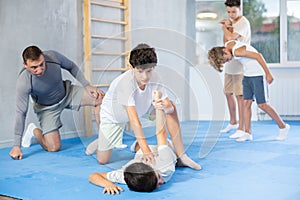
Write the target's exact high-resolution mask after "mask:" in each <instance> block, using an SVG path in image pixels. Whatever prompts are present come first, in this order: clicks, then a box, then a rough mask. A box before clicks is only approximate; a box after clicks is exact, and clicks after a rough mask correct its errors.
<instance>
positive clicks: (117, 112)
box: [86, 44, 201, 170]
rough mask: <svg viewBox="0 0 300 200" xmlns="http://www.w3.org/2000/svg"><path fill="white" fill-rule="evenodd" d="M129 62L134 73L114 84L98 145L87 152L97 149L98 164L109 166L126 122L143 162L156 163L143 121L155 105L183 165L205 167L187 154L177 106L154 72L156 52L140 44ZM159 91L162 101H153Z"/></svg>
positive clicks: (103, 112) (102, 115) (103, 111)
mask: <svg viewBox="0 0 300 200" xmlns="http://www.w3.org/2000/svg"><path fill="white" fill-rule="evenodd" d="M129 63H130V65H131V68H130V70H128V71H126V72H125V73H123V74H122V75H120V76H119V77H117V78H116V79H115V80H114V81H113V82H112V83H111V85H110V87H109V89H108V91H107V93H106V94H105V97H104V98H103V101H102V104H101V111H100V126H99V137H98V142H96V141H94V142H92V143H91V144H90V145H89V146H88V147H87V151H86V153H87V154H88V155H89V154H92V153H93V152H94V150H96V149H97V160H98V162H99V163H100V164H107V163H108V162H109V160H110V157H111V153H112V149H113V148H115V147H116V148H118V147H122V139H123V132H124V128H125V125H126V123H127V122H130V125H131V127H132V129H133V132H134V135H135V137H136V139H137V143H138V145H139V146H140V148H141V151H142V152H143V160H145V161H147V162H150V163H152V162H154V159H155V154H153V152H151V150H150V148H149V146H148V143H147V141H146V139H145V135H144V132H143V129H142V125H141V122H140V120H139V118H140V117H141V116H143V115H145V114H146V113H147V112H149V110H151V109H153V106H154V107H155V108H157V109H162V110H163V111H164V113H165V114H166V125H167V128H168V130H169V133H170V135H171V139H172V142H173V144H174V146H175V152H176V155H177V157H178V158H179V159H180V161H181V162H182V163H183V165H185V166H188V167H191V168H193V169H196V170H200V169H201V166H200V165H198V164H197V163H195V162H194V161H193V160H191V159H190V158H189V157H188V156H187V155H186V154H185V150H184V146H183V143H182V137H181V130H180V124H179V120H178V116H177V111H176V107H175V105H174V103H173V102H172V101H170V100H169V99H168V96H167V94H166V92H165V91H164V88H163V85H162V83H161V82H160V80H159V77H158V74H156V73H155V72H154V68H155V66H156V64H157V56H156V53H155V49H154V48H151V47H150V46H149V45H147V44H139V45H138V46H137V47H135V48H134V49H133V50H132V51H131V52H130V58H129ZM155 90H159V91H161V92H162V96H161V98H160V99H159V100H156V101H153V100H154V91H155ZM152 104H153V105H152ZM95 147H96V148H95Z"/></svg>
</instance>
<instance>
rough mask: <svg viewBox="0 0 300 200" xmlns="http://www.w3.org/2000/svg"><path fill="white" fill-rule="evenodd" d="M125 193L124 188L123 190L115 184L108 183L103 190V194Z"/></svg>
mask: <svg viewBox="0 0 300 200" xmlns="http://www.w3.org/2000/svg"><path fill="white" fill-rule="evenodd" d="M122 191H124V190H123V188H121V187H120V186H117V185H115V184H113V183H108V184H107V185H105V186H104V189H103V194H105V193H107V194H112V195H114V194H120V192H122Z"/></svg>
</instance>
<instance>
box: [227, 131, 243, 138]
mask: <svg viewBox="0 0 300 200" xmlns="http://www.w3.org/2000/svg"><path fill="white" fill-rule="evenodd" d="M244 134H245V132H244V131H242V130H237V131H236V132H235V133H234V134H231V135H230V136H229V138H231V139H236V138H239V137H242V136H243V135H244Z"/></svg>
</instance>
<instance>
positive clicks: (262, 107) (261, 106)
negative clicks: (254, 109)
mask: <svg viewBox="0 0 300 200" xmlns="http://www.w3.org/2000/svg"><path fill="white" fill-rule="evenodd" d="M257 106H258V107H259V108H260V109H264V108H266V106H267V104H266V103H261V104H257Z"/></svg>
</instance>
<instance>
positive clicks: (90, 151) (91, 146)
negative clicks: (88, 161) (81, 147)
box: [85, 139, 98, 156]
mask: <svg viewBox="0 0 300 200" xmlns="http://www.w3.org/2000/svg"><path fill="white" fill-rule="evenodd" d="M97 149H98V139H95V140H94V141H93V142H91V143H90V144H89V145H88V146H87V147H86V150H85V154H86V155H88V156H90V155H92V154H94V153H95V152H96V150H97Z"/></svg>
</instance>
